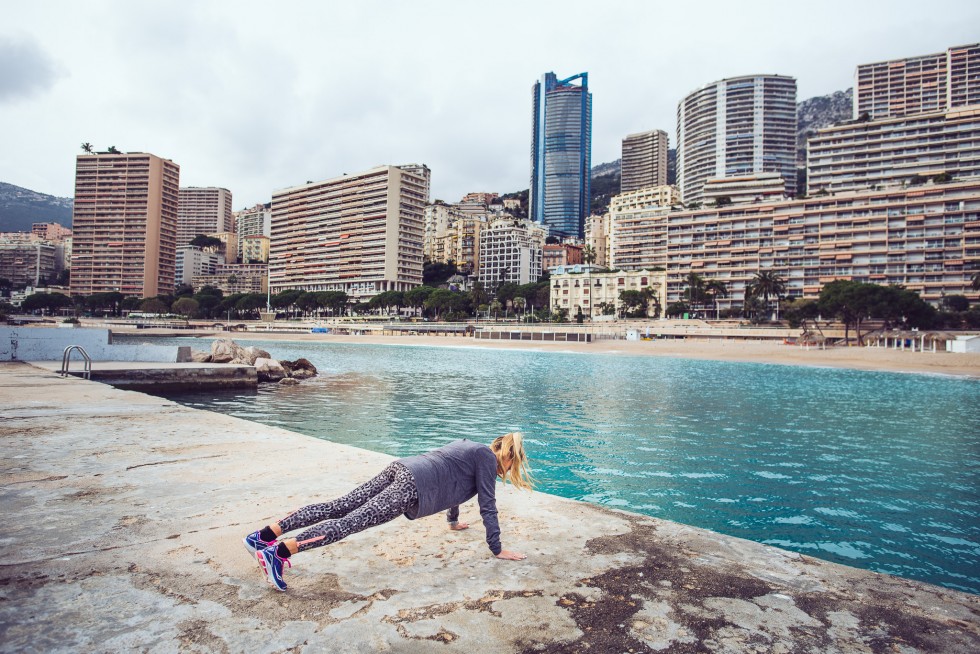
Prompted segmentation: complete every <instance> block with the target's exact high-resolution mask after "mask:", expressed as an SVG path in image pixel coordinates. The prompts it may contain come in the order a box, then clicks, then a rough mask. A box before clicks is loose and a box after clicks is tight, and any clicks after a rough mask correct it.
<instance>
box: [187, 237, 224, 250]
mask: <svg viewBox="0 0 980 654" xmlns="http://www.w3.org/2000/svg"><path fill="white" fill-rule="evenodd" d="M190 244H191V245H193V246H194V247H196V248H202V249H204V250H209V249H210V250H219V249H221V248H222V247H224V244H225V243H224V241H222V240H221V239H220V238H216V237H214V236H208V235H207V234H198V235H197V236H195V237H194V238H192V239H191V242H190Z"/></svg>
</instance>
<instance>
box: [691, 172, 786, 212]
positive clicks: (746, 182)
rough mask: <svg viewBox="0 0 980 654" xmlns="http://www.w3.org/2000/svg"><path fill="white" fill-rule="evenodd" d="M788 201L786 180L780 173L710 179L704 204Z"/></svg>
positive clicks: (706, 185) (705, 187) (705, 190)
mask: <svg viewBox="0 0 980 654" xmlns="http://www.w3.org/2000/svg"><path fill="white" fill-rule="evenodd" d="M785 199H786V180H784V179H783V177H782V175H780V174H779V173H757V174H755V175H746V176H745V177H723V178H721V179H709V180H708V182H707V184H705V185H704V202H705V204H706V205H717V204H718V203H719V202H720V203H722V204H724V203H730V204H751V203H753V202H773V201H778V200H785Z"/></svg>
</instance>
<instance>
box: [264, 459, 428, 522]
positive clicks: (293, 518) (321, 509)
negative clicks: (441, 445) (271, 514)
mask: <svg viewBox="0 0 980 654" xmlns="http://www.w3.org/2000/svg"><path fill="white" fill-rule="evenodd" d="M399 470H405V471H406V472H407V470H406V469H405V467H404V466H402V465H401V464H395V463H392V464H389V465H388V467H386V468H385V469H384V470H382V471H381V472H380V473H379V474H378V475H377V476H376V477H374V478H373V479H371V480H370V481H368V482H366V483H364V484H361V485H360V486H358V487H357V488H355V489H354V490H352V491H351V492H349V493H347V494H346V495H344V496H343V497H339V498H337V499H335V500H332V501H330V502H323V503H320V504H310V505H309V506H304V507H303V508H302V509H297V510H296V511H293V512H292V513H290V514H289V515H287V516H286V517H285V518H283V519H282V520H279V521H278V522H274V523H272V524H271V525H269V526H270V527H271V528H272V531H273V533H275V535H276V536H281V535H282V534H284V533H286V532H289V531H295V530H296V529H303V528H304V527H309V526H310V525H315V524H317V523H318V522H323V521H324V520H335V519H337V518H342V517H344V516H345V515H347V514H348V513H350V512H351V511H353V510H355V509H357V508H358V507H361V506H363V505H364V503H365V502H367V501H368V500H369V499H371V498H372V497H375V496H376V495H378V494H379V493H381V492H382V491H384V490H385V489H386V488H388V486H390V485H391V484H392V483H393V482H394V481H395V478H396V473H397V472H398V471H399ZM409 476H411V474H409ZM413 485H414V483H413ZM276 532H278V533H276Z"/></svg>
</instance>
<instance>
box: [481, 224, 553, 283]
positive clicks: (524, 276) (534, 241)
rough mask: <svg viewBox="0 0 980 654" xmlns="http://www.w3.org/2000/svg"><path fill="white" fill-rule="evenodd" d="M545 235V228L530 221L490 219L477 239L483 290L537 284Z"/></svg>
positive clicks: (546, 234)
mask: <svg viewBox="0 0 980 654" xmlns="http://www.w3.org/2000/svg"><path fill="white" fill-rule="evenodd" d="M547 236H548V230H547V227H544V226H543V225H540V224H537V223H535V222H533V221H530V220H523V219H519V218H513V217H511V216H507V215H503V216H500V217H498V218H495V219H493V220H492V221H491V222H490V223H489V224H488V225H487V226H486V228H485V229H484V230H483V232H482V234H481V236H480V268H479V271H480V272H479V277H480V281H481V282H483V285H484V286H485V287H487V288H496V286H497V285H499V284H503V283H514V284H528V283H530V282H536V281H538V278H539V277H541V274H542V252H543V250H544V242H545V239H546V238H547Z"/></svg>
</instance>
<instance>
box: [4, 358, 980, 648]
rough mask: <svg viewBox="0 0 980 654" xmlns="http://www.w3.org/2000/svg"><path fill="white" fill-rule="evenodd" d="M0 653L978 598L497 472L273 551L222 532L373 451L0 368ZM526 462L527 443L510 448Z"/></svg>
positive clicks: (831, 640) (395, 636) (778, 612)
mask: <svg viewBox="0 0 980 654" xmlns="http://www.w3.org/2000/svg"><path fill="white" fill-rule="evenodd" d="M0 454H2V457H0V460H2V463H0V466H2V484H0V486H2V489H0V507H2V518H3V524H4V527H5V529H4V530H3V532H2V534H0V544H2V545H3V548H2V551H3V553H4V556H3V558H2V561H0V652H25V651H27V652H35V651H36V652H80V651H85V652H123V651H125V652H130V651H146V652H178V651H194V652H210V651H225V652H239V651H248V652H285V651H293V652H304V651H305V652H321V651H329V652H372V651H379V652H445V653H456V652H464V653H466V654H474V653H475V652H480V653H481V654H482V653H484V652H583V651H591V652H700V651H711V652H814V653H816V652H841V653H843V652H848V653H850V652H964V653H965V652H971V653H973V652H977V651H980V598H978V597H977V596H974V595H968V594H964V593H958V592H955V591H951V590H946V589H944V588H939V587H936V586H931V585H929V584H924V583H919V582H915V581H909V580H905V579H899V578H895V577H890V576H886V575H879V574H875V573H871V572H867V571H863V570H858V569H855V568H849V567H845V566H840V565H836V564H832V563H828V562H825V561H821V560H818V559H814V558H810V557H807V556H801V555H799V554H795V553H791V552H787V551H783V550H779V549H775V548H772V547H767V546H764V545H761V544H758V543H753V542H749V541H745V540H740V539H736V538H731V537H727V536H722V535H719V534H716V533H713V532H709V531H705V530H701V529H695V528H692V527H687V526H684V525H680V524H676V523H671V522H665V521H661V520H656V519H652V518H647V517H644V516H639V515H634V514H630V513H624V512H620V511H614V510H609V509H605V508H602V507H598V506H593V505H589V504H585V503H580V502H574V501H570V500H565V499H561V498H557V497H554V496H550V495H546V494H544V493H533V494H526V493H518V492H515V491H513V489H511V488H510V487H507V488H504V487H502V486H499V485H498V489H499V500H498V505H499V509H500V522H501V529H502V532H503V533H502V540H503V543H504V546H505V547H507V548H508V549H514V550H518V551H522V552H524V553H526V554H527V555H528V558H527V560H526V561H521V562H514V561H501V560H497V559H494V558H493V557H492V556H491V555H490V553H489V552H488V550H487V547H486V544H485V542H484V531H483V528H482V525H481V524H480V522H479V513H478V511H477V509H476V506H475V503H474V502H470V503H468V504H467V505H464V506H463V508H462V516H461V519H463V520H467V521H470V522H475V523H476V524H475V525H474V526H473V527H472V528H471V529H469V530H467V531H461V532H450V531H448V530H447V528H446V525H445V522H444V519H443V518H442V517H441V516H433V517H430V518H425V519H422V520H418V521H414V522H412V521H407V520H404V519H398V520H396V521H394V522H392V523H389V524H387V525H384V526H382V527H379V528H376V529H372V530H369V531H366V532H363V533H360V534H356V535H354V536H352V537H350V538H348V539H346V540H344V541H341V542H340V543H337V544H335V545H332V546H328V547H326V548H322V549H319V550H315V551H311V552H306V553H303V554H300V555H298V556H296V557H294V559H293V561H294V567H293V568H292V569H288V570H287V571H286V575H285V576H286V580H287V582H288V583H289V591H288V592H286V593H278V592H276V591H274V590H272V589H271V587H270V586H268V585H267V584H266V583H265V581H264V580H263V578H262V576H261V575H260V572H259V568H258V566H257V565H256V564H255V562H254V561H252V560H251V559H250V558H249V557H248V556H247V555H246V553H245V550H244V548H243V546H242V544H241V538H242V536H243V535H244V534H245V533H247V532H249V531H251V530H253V529H255V528H257V527H259V526H262V525H263V524H266V523H268V522H269V521H271V520H273V519H275V518H277V517H281V516H282V515H283V514H284V513H286V512H288V511H289V510H290V509H292V508H295V507H298V506H301V505H303V504H305V503H308V502H311V501H317V500H322V499H325V498H330V497H333V496H336V495H339V494H341V493H343V492H346V491H347V490H349V489H350V488H352V487H353V486H354V485H355V484H357V483H360V482H362V481H365V480H366V479H368V478H369V477H371V476H372V475H373V474H375V473H376V472H377V471H378V470H380V468H381V467H382V466H384V465H385V464H386V463H387V462H388V461H390V457H388V456H385V455H382V454H377V453H372V452H367V451H363V450H358V449H354V448H350V447H346V446H341V445H335V444H331V443H328V442H325V441H320V440H317V439H314V438H310V437H306V436H302V435H298V434H294V433H291V432H287V431H284V430H280V429H275V428H271V427H266V426H262V425H257V424H254V423H250V422H246V421H243V420H239V419H235V418H231V417H228V416H223V415H217V414H212V413H208V412H204V411H197V410H194V409H190V408H186V407H182V406H179V405H177V404H174V403H172V402H169V401H167V400H164V399H161V398H157V397H152V396H149V395H145V394H141V393H136V392H132V391H124V390H119V389H116V388H112V387H110V386H107V385H104V384H100V383H97V382H91V381H85V380H82V379H77V378H62V377H60V376H58V375H56V374H54V373H53V372H51V371H47V370H42V369H39V368H36V367H32V366H29V365H27V364H24V363H18V362H13V363H0ZM531 454H532V456H533V452H532V453H531Z"/></svg>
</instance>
